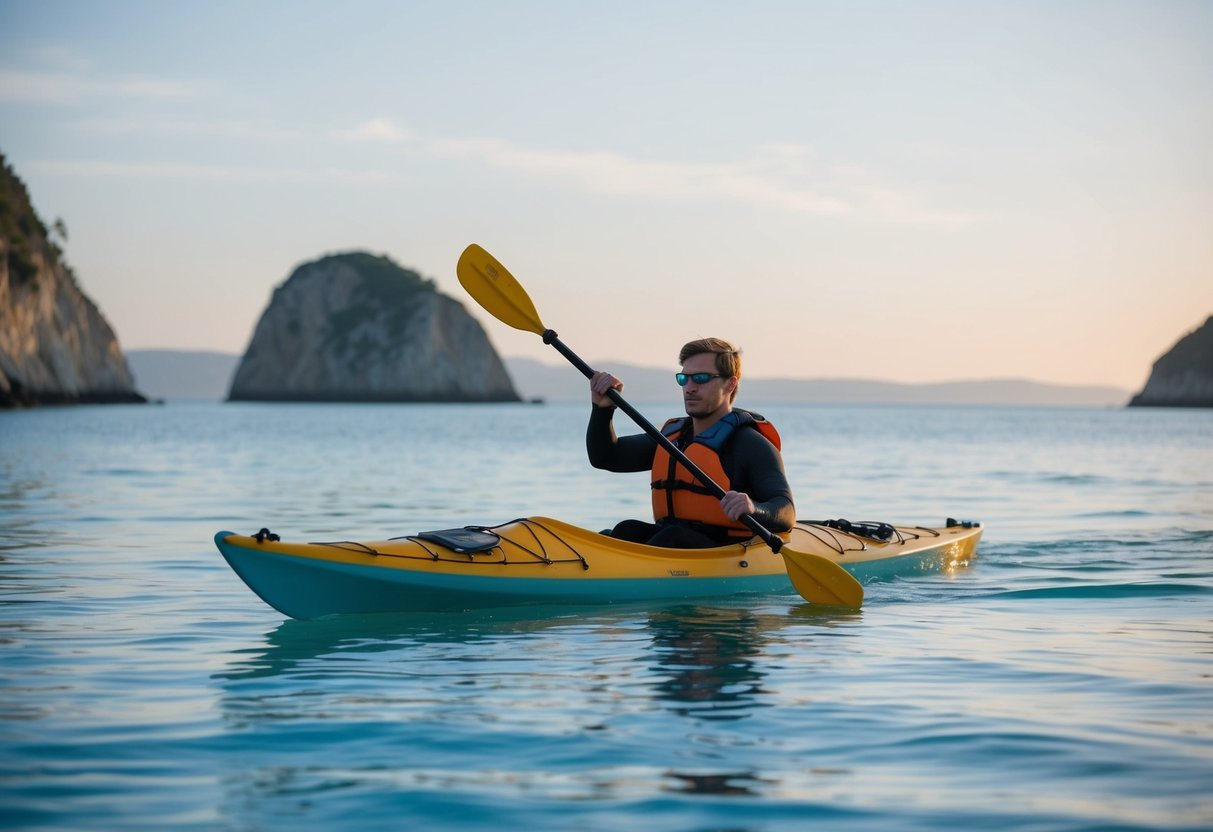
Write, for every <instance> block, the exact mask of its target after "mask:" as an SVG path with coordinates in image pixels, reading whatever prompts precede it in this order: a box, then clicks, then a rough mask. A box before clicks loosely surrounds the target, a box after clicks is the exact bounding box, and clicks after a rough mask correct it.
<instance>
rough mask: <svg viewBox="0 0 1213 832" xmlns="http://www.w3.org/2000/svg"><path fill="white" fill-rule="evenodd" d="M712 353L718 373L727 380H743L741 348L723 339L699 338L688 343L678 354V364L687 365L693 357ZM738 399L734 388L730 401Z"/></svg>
mask: <svg viewBox="0 0 1213 832" xmlns="http://www.w3.org/2000/svg"><path fill="white" fill-rule="evenodd" d="M705 352H710V353H712V354H713V355H715V356H716V372H718V373H720V374H721V375H722V376H724V377H725V378H732V377H734V376H736V377H737V379H738V380H740V379H741V348H740V347H735V346H733V345H732V344H730V343H729V342H728V341H726V340H724V339H723V338H699V339H697V340H695V341H688V342H687V343H686V344H684V345H683V347H682V350H680V351H679V353H678V363H679V364H680V365H681V364H685V363H687V359H688V358H690V357H691V356H693V355H700V354H701V353H705ZM736 398H737V388H736V387H734V388H733V392H732V394H731V395H730V396H729V401H730V402H731V401H733V400H734V399H736Z"/></svg>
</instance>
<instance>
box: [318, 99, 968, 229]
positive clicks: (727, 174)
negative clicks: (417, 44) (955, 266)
mask: <svg viewBox="0 0 1213 832" xmlns="http://www.w3.org/2000/svg"><path fill="white" fill-rule="evenodd" d="M339 135H340V137H341V138H344V139H348V140H354V141H360V142H361V141H376V142H383V143H387V144H399V145H408V149H409V150H410V152H413V153H420V154H425V155H430V156H434V157H439V158H448V159H470V160H473V161H477V162H479V163H481V164H483V165H486V166H488V167H493V168H498V169H500V170H512V171H520V172H523V173H526V174H533V175H535V176H543V177H551V178H554V179H560V180H563V181H566V182H569V183H571V184H572V185H573V186H575V187H578V188H581V189H583V190H586V191H589V192H591V193H599V194H609V195H623V196H639V197H649V198H655V199H705V198H707V199H720V200H732V201H735V202H740V203H744V204H748V205H754V206H758V207H767V208H774V209H777V210H782V211H787V212H789V213H795V214H810V215H818V216H832V217H850V218H854V219H867V220H876V221H883V222H894V223H899V224H911V225H927V226H936V227H944V228H955V227H959V226H963V225H967V224H969V223H971V222H973V220H974V217H973V216H972V215H971V214H968V213H965V212H949V211H935V210H931V209H928V208H925V207H924V206H923V205H922V201H921V199H920V198H919V197H917V196H916V195H914V194H912V193H910V192H907V191H903V190H900V189H897V188H894V187H892V186H890V185H888V184H887V183H884V182H881V181H880V179H879V177H877V176H875V175H874V174H872V173H871V172H870V171H868V170H866V169H864V168H862V167H857V166H851V165H833V166H827V165H822V164H820V163H819V162H818V161H817V159H816V154H815V152H814V151H813V149H812V148H809V147H805V146H804V145H797V144H791V143H772V144H767V145H763V146H761V147H759V148H757V149H756V150H755V152H754V153H753V154H752V155H751V156H750V157H749V158H747V159H742V160H738V161H732V162H718V163H697V164H695V163H686V162H674V161H668V160H658V159H636V158H632V157H629V156H626V155H624V154H621V153H613V152H609V151H569V150H540V149H535V148H530V147H524V146H520V145H517V144H513V143H511V142H507V141H504V140H502V139H493V138H441V137H439V138H435V137H423V136H419V135H418V134H417V133H415V132H414V131H412V130H409V129H407V128H404V127H402V126H400V125H399V124H398V123H397V122H395V121H393V120H391V119H387V118H374V119H369V120H367V121H364V122H362V123H361V124H359V125H358V126H356V127H355V128H354V129H352V130H349V131H345V132H344V133H341V134H339Z"/></svg>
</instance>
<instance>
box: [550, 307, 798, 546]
mask: <svg viewBox="0 0 1213 832" xmlns="http://www.w3.org/2000/svg"><path fill="white" fill-rule="evenodd" d="M543 343H545V344H550V345H551V346H553V347H555V348H556V351H557V352H559V353H560V354H561V355H563V356H564V357H565V358H567V359H568V360H569V363H570V364H572V365H573V366H574V367H576V368H577V369H578V370H580V371H581V374H582V375H583V376H585V377H586V378H593V377H594V368H593V367H591V366H590V365H589V364H586V363H585V362H584V361H582V360H581V357H580V356H579V355H577V353H575V352H573V351H572V350H571V349H569V348H568V346H567V345H566V344H565V343H564V342H563V341H561V340H560V337H559V336H557V335H556V333H555V331H554V330H551V329H548V330H545V331H544V333H543ZM607 396H609V397H610V399H611V401H613V402H614V403H615V405H616V406H617V407H618V408H619V409H620V410H622V411H623V412H624V413H626V414H628V416H630V417H631V418H632V421H633V422H635V423H636V424H637V425H639V426H640V427H641V429H642V430H643V431H644V432H645V433H647V434H648V435H649V436H651V437H653V439H655V440H656V441H657V444H658V445H660V446H661V447H663V448H665V449H666V451H668V452H669V454H670V455H671V456H673V457H674V458H675V459H677V460H678V461H679V463H681V464H682V466H683V467H684V468H686V469H687V470H688V471H690V472H691V474H692V475H693V476H694V477H695V478H696V479H697V480H699V481H700V482H701V483H703V484H704V485H705V486H707V487H708V488H709V489H710V490H711V492H712V494H713V496H715V497H716V498H717V499H721V498H723V497H724V493H725V492H724V489H723V488H721V487H720V486H719V485H717V484H716V481H715V480H714V479H712V478H711V477H709V476H708V475H707V473H705V472H704V470H703V469H702V468H700V467H699V466H698V465H696V464H695V463H694V462H692V461H691V458H690V457H688V456H687V455H686V454H685V453H683V452H682V450H680V449H679V447H678V446H677V445H675V444H674V443H673V442H671V441H670V438H669V437H668V436H666V435H665V434H664V433H662V432H661V431H659V430H658V429H657V428H656V427H654V426H653V423H652V422H650V421H649V420H648V419H646V418H644V416H643V414H641V412H640V411H639V410H637V409H636V408H634V407H632V406H631V405H630V404H628V402H627V400H626V399H624V397H623V394H622V393H620V392H619V391H618V390H616V389H615V388H613V387H612V388H611V389H610V390H608V391H607ZM741 522H743V523H745V524H746V525H747V526H749V528H750V531H752V532H754V534H756V535H758V536H759V537H761V538H762V540H763V542H764V543H766V544H767V545H768V546H770V547H771V551H772V552H775V553H778V552H779V550H780V549H782V548H783V539H782V538H780V537H779V535H777V534H775V533H774V532H772V531H771V530H770V529H768V528H767V527H766V526H764V525H762V524H761V523H759V522H758V518H756V517H755V516H754V515H752V514H743V515H742V516H741Z"/></svg>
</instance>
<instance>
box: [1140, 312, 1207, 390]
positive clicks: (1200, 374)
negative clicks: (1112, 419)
mask: <svg viewBox="0 0 1213 832" xmlns="http://www.w3.org/2000/svg"><path fill="white" fill-rule="evenodd" d="M1129 407H1213V316H1210V317H1209V319H1208V320H1207V321H1205V322H1204V324H1203V325H1202V326H1201V327H1200V328H1199V329H1197V330H1195V331H1194V332H1190V333H1188V334H1187V335H1185V336H1184V337H1183V338H1181V339H1179V341H1178V342H1177V343H1176V344H1175V346H1173V347H1171V349H1170V350H1168V351H1167V353H1166V354H1165V355H1163V356H1162V357H1161V358H1159V359H1158V360H1157V361H1155V362H1154V369H1153V370H1151V371H1150V379H1149V381H1147V382H1146V386H1145V387H1144V388H1142V391H1141V392H1140V393H1138V394H1137V395H1136V396H1134V397H1133V399H1132V401H1130V402H1129Z"/></svg>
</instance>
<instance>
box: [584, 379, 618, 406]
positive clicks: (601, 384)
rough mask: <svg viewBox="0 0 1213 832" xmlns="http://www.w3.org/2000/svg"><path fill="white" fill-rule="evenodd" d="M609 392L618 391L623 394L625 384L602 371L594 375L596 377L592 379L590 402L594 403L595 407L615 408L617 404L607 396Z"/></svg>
mask: <svg viewBox="0 0 1213 832" xmlns="http://www.w3.org/2000/svg"><path fill="white" fill-rule="evenodd" d="M608 390H618V391H619V392H620V393H622V392H623V382H622V381H620V380H619V379H617V378H615V377H614V376H613V375H611V374H610V373H604V372H602V371H601V370H600V371H598V372H597V373H594V377H593V378H591V379H590V401H591V402H593V403H594V407H614V406H615V403H614V402H613V401H611V397H610V396H608V395H607V391H608Z"/></svg>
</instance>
